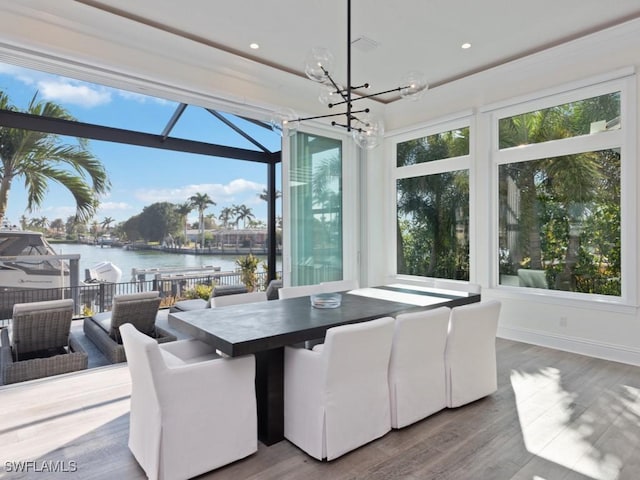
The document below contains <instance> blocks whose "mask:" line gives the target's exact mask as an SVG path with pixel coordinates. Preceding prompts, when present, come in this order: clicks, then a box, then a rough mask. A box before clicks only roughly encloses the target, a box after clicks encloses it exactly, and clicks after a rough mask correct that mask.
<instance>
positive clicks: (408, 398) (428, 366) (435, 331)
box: [389, 307, 451, 428]
mask: <svg viewBox="0 0 640 480" xmlns="http://www.w3.org/2000/svg"><path fill="white" fill-rule="evenodd" d="M450 312H451V309H449V308H447V307H440V308H436V309H433V310H425V311H419V312H412V313H405V314H401V315H398V316H397V317H396V324H395V331H394V335H393V346H392V348H391V359H390V360H389V390H390V393H391V425H392V426H393V427H394V428H402V427H404V426H407V425H410V424H411V423H414V422H417V421H418V420H421V419H423V418H425V417H427V416H429V415H431V414H433V413H435V412H438V411H440V410H442V409H443V408H445V407H446V406H447V396H446V385H445V368H444V351H445V347H446V345H447V330H448V328H449V315H450Z"/></svg>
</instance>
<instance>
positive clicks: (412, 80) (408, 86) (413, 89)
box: [400, 71, 429, 101]
mask: <svg viewBox="0 0 640 480" xmlns="http://www.w3.org/2000/svg"><path fill="white" fill-rule="evenodd" d="M400 85H402V88H400V96H401V97H402V98H407V99H409V100H414V101H415V100H418V99H419V98H420V97H422V95H423V94H424V92H426V91H427V88H429V86H428V85H427V80H426V78H425V76H424V74H422V72H415V71H414V72H409V73H407V74H405V75H404V76H403V77H402V79H401V80H400Z"/></svg>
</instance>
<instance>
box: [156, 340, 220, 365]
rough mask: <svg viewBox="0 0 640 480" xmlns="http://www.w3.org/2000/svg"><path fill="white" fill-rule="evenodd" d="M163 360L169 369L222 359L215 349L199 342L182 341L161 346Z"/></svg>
mask: <svg viewBox="0 0 640 480" xmlns="http://www.w3.org/2000/svg"><path fill="white" fill-rule="evenodd" d="M160 353H162V358H163V359H164V361H165V363H166V364H167V366H169V367H177V366H180V365H189V364H191V363H198V362H205V361H208V360H215V359H217V358H221V357H220V355H218V354H217V353H216V350H215V348H213V347H212V346H210V345H207V344H206V343H204V342H201V341H199V340H195V339H190V340H180V341H177V342H171V343H166V344H163V345H161V346H160Z"/></svg>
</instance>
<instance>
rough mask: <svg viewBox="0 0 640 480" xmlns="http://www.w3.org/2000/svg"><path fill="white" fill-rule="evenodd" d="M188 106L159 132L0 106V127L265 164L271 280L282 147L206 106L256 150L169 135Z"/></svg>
mask: <svg viewBox="0 0 640 480" xmlns="http://www.w3.org/2000/svg"><path fill="white" fill-rule="evenodd" d="M188 106H189V105H188V104H186V103H180V104H179V105H178V106H177V108H176V109H175V111H174V113H173V115H172V116H171V118H169V119H168V120H167V123H166V125H165V127H164V129H163V130H162V132H160V133H159V134H151V133H144V132H140V131H135V130H128V129H120V128H114V127H108V126H104V125H97V124H93V123H85V122H79V121H70V120H64V119H59V118H50V117H42V116H39V115H32V114H28V113H23V112H16V111H10V110H2V109H0V127H8V128H19V129H24V130H35V131H40V132H45V133H51V134H56V135H65V136H70V137H76V138H86V139H90V140H99V141H106V142H112V143H120V144H126V145H134V146H139V147H147V148H157V149H162V150H172V151H176V152H184V153H194V154H200V155H207V156H211V157H218V158H227V159H232V160H244V161H249V162H256V163H262V164H265V165H266V166H267V237H268V242H267V279H268V281H271V280H273V279H275V278H276V256H277V238H276V166H277V165H278V164H279V163H281V162H282V151H281V150H280V151H275V152H272V151H270V150H269V149H268V148H266V147H265V146H264V145H262V144H261V143H260V142H259V141H258V140H256V139H255V138H253V137H252V136H251V135H249V134H248V133H247V132H246V131H245V130H243V129H242V128H241V127H240V126H238V124H236V123H234V122H232V121H231V120H229V119H228V118H226V117H225V116H223V115H222V114H221V113H220V112H219V111H217V110H214V109H211V108H206V107H200V108H205V110H206V111H207V112H209V113H210V114H211V115H213V116H214V117H215V118H217V119H218V120H219V121H220V122H221V123H222V124H223V125H225V126H226V127H227V128H229V129H230V130H232V131H233V132H234V133H235V134H237V135H239V136H241V137H243V138H244V139H245V140H248V141H249V142H250V143H252V144H253V145H254V146H256V147H257V148H258V150H250V149H246V148H239V147H231V146H226V145H219V144H213V143H207V142H202V141H197V140H189V139H183V138H177V137H171V136H170V134H171V131H172V130H173V128H174V127H175V125H176V123H177V122H178V121H179V119H180V117H181V115H182V114H183V113H184V111H185V109H186V108H187V107H188ZM235 116H236V117H238V118H242V119H244V120H245V121H248V122H251V123H253V124H256V125H258V126H260V127H263V128H266V129H270V126H268V125H267V124H266V123H264V122H262V121H260V120H254V119H252V118H248V117H245V116H239V115H235Z"/></svg>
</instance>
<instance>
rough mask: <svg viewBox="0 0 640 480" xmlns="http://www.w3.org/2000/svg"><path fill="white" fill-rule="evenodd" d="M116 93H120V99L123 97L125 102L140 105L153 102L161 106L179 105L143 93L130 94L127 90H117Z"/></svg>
mask: <svg viewBox="0 0 640 480" xmlns="http://www.w3.org/2000/svg"><path fill="white" fill-rule="evenodd" d="M116 92H117V93H118V96H119V97H122V98H124V99H125V100H132V101H134V102H138V103H147V102H153V103H158V104H160V105H170V104H172V103H173V104H175V105H177V104H178V103H177V102H171V101H169V100H165V99H164V98H158V97H151V96H149V95H144V94H142V93H137V92H129V91H127V90H116Z"/></svg>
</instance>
